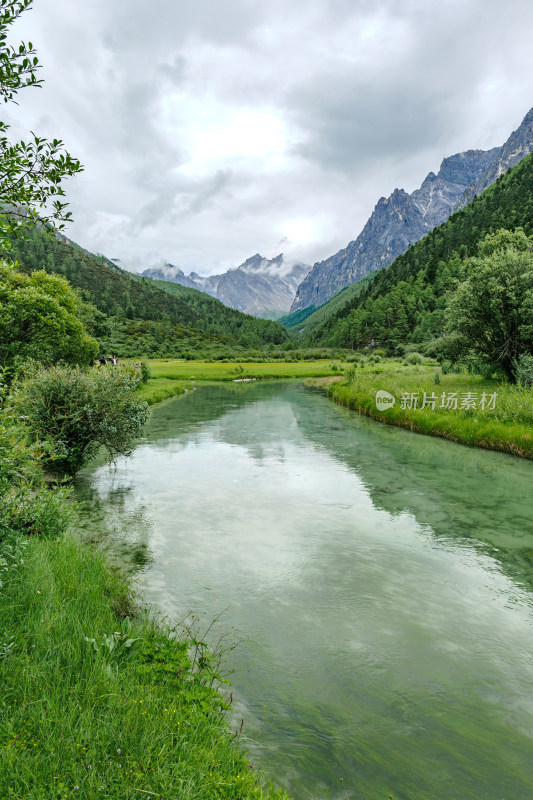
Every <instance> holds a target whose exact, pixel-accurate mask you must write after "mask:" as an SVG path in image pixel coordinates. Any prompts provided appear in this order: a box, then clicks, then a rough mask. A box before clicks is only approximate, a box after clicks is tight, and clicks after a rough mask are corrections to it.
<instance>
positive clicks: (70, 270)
mask: <svg viewBox="0 0 533 800" xmlns="http://www.w3.org/2000/svg"><path fill="white" fill-rule="evenodd" d="M5 256H6V257H7V258H11V259H12V258H16V259H17V260H18V261H19V263H20V265H21V267H22V268H23V269H26V270H28V271H34V270H38V269H44V270H46V271H47V272H49V273H56V274H59V275H62V276H63V277H65V278H67V280H68V281H69V283H71V284H72V286H74V287H75V288H76V289H77V290H78V291H79V293H80V296H81V297H82V299H83V300H84V301H85V302H87V303H90V304H92V305H93V306H95V307H96V309H98V311H99V312H100V313H101V316H100V317H98V316H97V317H96V320H97V328H98V329H97V330H94V331H93V332H94V335H96V337H97V338H99V339H100V340H101V341H102V342H103V344H104V346H105V348H106V349H112V350H116V351H117V355H122V356H126V355H128V356H129V355H138V354H141V353H144V352H146V353H148V354H150V355H155V354H161V355H163V354H165V355H166V354H168V355H172V354H176V355H179V354H180V348H182V347H184V346H191V347H193V348H195V347H197V346H198V345H199V344H206V343H209V342H212V343H213V344H214V345H216V344H219V343H223V342H234V343H236V342H239V341H240V340H241V339H244V344H245V345H246V346H249V344H253V345H254V346H259V347H261V346H263V345H265V344H270V343H274V344H279V343H282V342H284V341H285V340H286V339H287V336H288V334H287V332H286V331H285V329H284V328H283V326H282V325H280V324H279V323H277V322H273V321H270V320H261V319H256V318H254V317H251V316H248V315H246V314H242V313H241V312H239V311H235V310H234V309H229V308H227V307H225V306H224V305H223V304H222V303H218V302H217V301H215V300H213V299H212V298H209V297H207V296H206V295H203V294H202V293H201V292H199V291H196V290H189V294H182V295H181V296H178V295H177V293H170V292H168V291H163V289H162V288H160V287H159V286H158V285H157V283H156V282H155V281H152V280H150V279H148V278H142V277H140V276H137V275H132V274H131V273H129V272H126V271H124V270H122V269H120V268H119V267H117V266H116V265H115V264H113V262H111V261H109V260H108V259H105V258H103V257H100V256H95V255H93V254H91V253H88V252H87V251H85V250H83V248H81V247H79V246H78V245H76V244H75V243H73V242H70V241H69V240H68V239H65V237H63V236H59V237H54V238H50V237H49V236H48V235H47V234H46V233H45V232H44V231H43V230H42V229H39V228H35V229H34V230H33V231H32V232H31V233H29V234H28V236H27V237H26V238H25V239H14V240H13V242H12V249H11V251H9V253H6V254H5ZM165 288H166V287H165ZM202 297H204V298H205V300H202V299H201V298H202ZM207 301H209V302H207ZM138 348H141V349H138ZM161 348H162V349H161Z"/></svg>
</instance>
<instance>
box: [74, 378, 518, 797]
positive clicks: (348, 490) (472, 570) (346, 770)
mask: <svg viewBox="0 0 533 800" xmlns="http://www.w3.org/2000/svg"><path fill="white" fill-rule="evenodd" d="M147 433H148V435H147V437H146V439H145V440H144V441H143V442H142V443H141V444H140V445H139V446H138V447H137V449H136V450H135V452H134V454H133V457H132V458H131V459H121V460H119V461H118V462H117V464H116V465H115V467H114V468H113V469H111V468H110V467H109V466H106V465H102V466H98V467H96V468H93V469H92V470H88V471H86V472H85V473H84V474H83V475H82V477H81V479H80V481H79V485H78V494H79V497H80V499H81V501H82V506H83V517H82V522H81V527H82V531H83V535H84V536H85V537H87V538H92V539H95V540H97V541H99V542H100V543H101V545H102V546H103V547H105V548H106V549H107V550H108V551H109V553H110V555H111V556H112V557H113V558H115V559H116V560H117V561H119V562H121V563H124V564H126V565H129V566H131V567H132V568H134V569H135V570H137V572H138V575H139V582H140V584H141V586H142V587H143V595H144V597H145V599H146V600H147V601H148V602H150V603H152V604H154V605H155V607H156V608H158V609H160V610H162V611H163V612H164V613H165V614H166V615H168V616H169V617H170V618H171V619H173V620H179V619H183V618H185V617H186V616H187V614H188V612H192V613H193V615H194V616H195V617H196V618H197V619H199V620H200V621H199V622H198V623H197V624H198V625H199V626H200V627H202V626H204V627H207V626H208V625H209V622H210V621H211V620H212V619H213V618H215V617H216V618H217V620H218V621H217V622H216V624H215V626H214V630H212V631H211V634H210V635H211V636H220V635H222V636H224V637H225V642H226V643H229V641H230V640H232V639H234V640H238V641H239V644H238V646H237V648H236V649H235V650H233V651H230V652H229V653H228V660H227V665H226V667H227V669H231V670H233V674H232V676H231V682H232V689H233V724H234V725H237V727H240V722H241V718H244V728H243V734H244V736H245V737H248V738H250V740H253V741H249V742H247V746H248V747H249V750H250V757H251V760H252V761H253V763H254V764H256V765H260V766H261V767H262V768H263V770H264V771H265V773H266V774H267V776H270V777H272V778H273V779H274V780H275V782H276V783H277V784H278V785H281V786H284V787H286V788H287V789H288V791H289V792H290V793H291V794H292V796H293V797H294V798H295V799H296V800H304V799H305V800H308V799H309V798H315V799H318V798H320V799H322V798H333V799H334V800H341V799H342V800H352V799H354V800H355V798H357V800H363V798H366V800H387V798H388V797H389V795H391V796H392V797H393V798H394V800H455V799H456V800H482V798H488V800H531V798H533V603H532V599H533V595H532V591H533V463H531V462H526V461H522V460H520V459H517V458H513V457H512V456H507V455H505V454H500V453H490V452H484V451H481V450H475V449H470V448H467V447H464V446H461V445H456V444H453V443H451V442H446V441H443V440H439V439H433V438H429V437H425V436H419V435H416V434H412V433H409V432H407V431H403V430H401V429H398V428H393V427H387V426H383V425H381V424H379V423H376V422H374V421H372V420H368V419H367V418H364V417H359V416H358V415H356V414H355V413H354V412H350V411H348V410H346V409H343V408H341V407H338V406H335V405H334V404H332V403H331V402H330V401H328V400H327V399H326V398H325V397H324V396H323V395H322V394H319V393H316V392H313V391H310V390H308V389H305V388H303V387H302V386H300V385H298V384H295V383H277V384H274V383H263V384H253V385H242V384H241V385H238V384H232V385H230V386H228V385H222V386H210V387H204V388H200V389H197V390H196V391H194V392H192V393H190V394H189V395H187V396H186V397H181V398H176V399H173V400H170V401H167V402H165V403H164V404H162V405H160V406H159V407H156V408H155V409H154V410H153V412H152V415H151V421H150V424H149V427H148V432H147Z"/></svg>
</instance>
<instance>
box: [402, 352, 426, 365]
mask: <svg viewBox="0 0 533 800" xmlns="http://www.w3.org/2000/svg"><path fill="white" fill-rule="evenodd" d="M405 361H406V363H407V364H423V363H424V356H423V355H421V354H420V353H409V355H407V356H405Z"/></svg>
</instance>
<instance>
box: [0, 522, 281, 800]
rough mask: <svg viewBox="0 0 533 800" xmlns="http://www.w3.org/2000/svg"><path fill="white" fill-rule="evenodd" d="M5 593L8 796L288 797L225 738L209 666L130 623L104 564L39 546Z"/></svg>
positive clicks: (0, 637) (10, 577)
mask: <svg viewBox="0 0 533 800" xmlns="http://www.w3.org/2000/svg"><path fill="white" fill-rule="evenodd" d="M0 591H1V602H0V685H1V686H2V697H1V700H0V755H1V757H0V786H1V787H2V789H3V794H2V796H3V797H5V798H9V797H13V798H17V800H30V798H31V800H50V798H61V800H71V799H73V798H80V800H81V799H82V798H83V800H89V799H91V800H92V799H93V798H95V797H103V798H109V800H130V799H131V800H133V798H141V797H156V798H160V797H163V798H166V800H170V799H171V798H179V800H188V799H189V798H190V799H191V800H192V798H205V800H213V799H214V798H220V799H222V798H224V799H226V798H227V800H236V798H242V799H244V798H258V799H259V798H265V797H271V798H279V800H281V798H282V797H285V795H284V794H282V793H278V792H274V791H273V792H272V793H269V792H268V791H267V790H263V789H262V787H261V782H260V778H259V777H258V775H257V774H256V773H255V772H254V771H253V770H252V769H250V766H249V763H248V759H247V757H246V755H245V754H244V752H243V751H242V750H241V748H240V747H239V744H238V743H237V742H235V741H234V740H233V739H232V737H231V736H230V732H229V729H228V727H227V725H226V722H225V719H224V709H223V703H222V698H221V695H220V694H219V692H218V691H217V690H216V688H215V686H216V680H217V679H216V677H215V675H214V666H213V665H212V659H211V657H210V656H209V655H208V654H207V652H206V651H205V650H204V648H203V647H202V646H200V647H194V646H192V649H193V651H195V655H196V657H195V658H193V661H192V663H191V660H190V657H189V656H190V652H191V642H190V641H184V640H182V641H179V640H177V639H174V638H172V636H170V635H169V633H168V632H167V631H166V630H164V629H158V628H157V627H156V626H155V625H153V624H152V623H151V622H150V621H149V620H148V619H147V617H146V615H145V614H142V613H141V614H140V615H132V613H131V612H132V608H131V597H130V592H129V587H128V584H127V582H126V580H125V578H124V577H123V576H121V575H120V574H119V573H117V572H114V571H111V570H110V568H109V566H108V565H107V564H106V563H105V561H104V559H103V557H102V556H101V555H99V554H98V553H97V552H95V551H94V550H92V549H91V548H88V547H83V546H80V545H79V544H77V543H76V542H75V541H74V540H73V539H72V538H71V537H69V536H67V537H60V538H58V539H53V540H52V539H39V538H37V537H32V538H30V539H29V540H27V544H26V547H25V551H24V558H23V563H22V560H20V563H18V565H15V566H14V567H13V568H12V569H10V570H9V572H8V573H7V578H4V585H3V588H2V589H1V590H0Z"/></svg>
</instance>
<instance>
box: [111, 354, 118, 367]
mask: <svg viewBox="0 0 533 800" xmlns="http://www.w3.org/2000/svg"><path fill="white" fill-rule="evenodd" d="M112 361H113V365H114V366H115V367H116V366H117V357H116V356H113V359H112Z"/></svg>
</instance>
